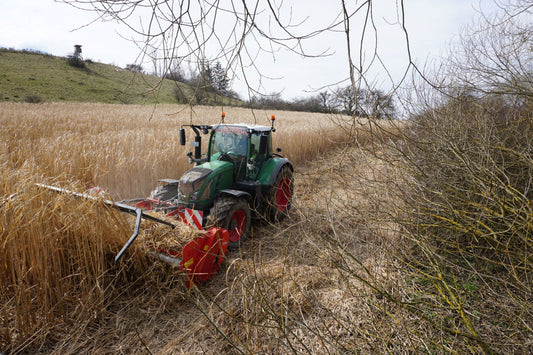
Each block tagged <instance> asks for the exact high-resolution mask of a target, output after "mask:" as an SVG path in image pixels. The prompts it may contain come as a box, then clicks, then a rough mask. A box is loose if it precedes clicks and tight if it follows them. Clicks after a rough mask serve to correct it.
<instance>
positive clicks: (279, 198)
mask: <svg viewBox="0 0 533 355" xmlns="http://www.w3.org/2000/svg"><path fill="white" fill-rule="evenodd" d="M292 191H293V180H292V169H291V168H290V167H289V166H288V165H285V166H284V167H282V168H281V170H280V171H279V172H278V175H277V176H276V180H275V181H274V185H273V186H272V189H271V191H270V200H269V209H268V217H269V219H270V220H271V221H273V222H278V221H281V220H282V219H283V218H285V217H287V215H288V214H289V209H290V207H291V201H292Z"/></svg>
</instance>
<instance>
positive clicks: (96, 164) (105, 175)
mask: <svg viewBox="0 0 533 355" xmlns="http://www.w3.org/2000/svg"><path fill="white" fill-rule="evenodd" d="M0 109H1V111H0V112H1V114H0V127H1V128H0V136H1V137H2V142H1V143H0V157H2V160H3V161H7V162H8V169H15V170H16V169H19V168H21V167H22V166H23V165H24V164H26V163H27V162H31V163H32V164H34V166H35V167H36V168H37V169H38V170H40V172H41V173H42V174H43V175H44V176H51V177H65V178H69V179H75V180H79V181H81V182H83V183H85V184H86V186H87V187H89V186H95V185H97V186H100V187H102V188H104V189H105V190H106V191H107V192H109V193H110V194H111V195H112V196H113V197H115V198H121V199H123V198H131V197H140V196H147V194H148V193H149V192H150V191H151V190H152V189H153V188H154V186H155V184H156V182H157V180H158V179H161V178H179V176H181V174H182V173H183V172H185V171H186V170H187V169H189V168H190V165H189V164H188V161H187V157H186V155H185V151H186V150H188V149H189V148H188V147H185V148H183V147H181V146H180V145H179V143H178V138H177V137H178V131H179V129H180V127H181V125H182V124H191V123H192V124H216V123H219V122H220V115H221V108H217V107H196V108H190V107H187V106H178V105H174V106H173V105H160V106H121V105H104V104H62V103H50V104H39V105H38V106H35V105H31V104H16V103H6V104H2V106H1V108H0ZM273 113H275V112H273ZM226 117H227V118H226V122H227V123H241V122H243V123H256V124H264V125H270V119H269V118H270V115H269V114H268V113H266V112H262V111H255V112H253V111H250V110H247V109H242V108H230V109H228V110H227V116H226ZM276 126H277V128H278V131H277V132H276V133H275V134H274V144H275V146H276V147H277V146H279V147H281V148H282V149H283V154H285V155H286V156H287V157H288V158H289V159H291V160H293V161H295V162H299V161H303V160H306V159H312V158H313V157H316V156H317V155H319V154H321V153H323V152H325V151H327V150H328V149H330V148H331V147H333V146H335V144H338V143H339V142H341V141H342V140H343V139H345V136H344V135H343V132H342V130H340V129H339V128H338V127H336V126H335V125H334V124H333V123H332V122H331V121H330V120H329V119H328V118H327V116H326V115H318V114H305V113H292V112H291V113H281V114H278V119H277V121H276ZM204 137H205V138H204V142H207V137H208V136H204ZM309 142H312V144H309ZM206 147H207V144H204V150H205V149H206Z"/></svg>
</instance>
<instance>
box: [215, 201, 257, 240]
mask: <svg viewBox="0 0 533 355" xmlns="http://www.w3.org/2000/svg"><path fill="white" fill-rule="evenodd" d="M209 214H210V216H211V218H212V219H213V223H214V224H216V225H218V227H221V228H225V229H227V230H228V232H229V247H230V248H231V249H235V248H238V247H239V246H240V245H241V242H242V241H243V240H244V239H245V238H246V237H247V235H248V233H249V231H250V225H251V224H252V213H251V211H250V205H249V204H248V202H247V201H245V200H243V199H235V198H231V197H223V198H220V199H218V200H217V201H215V205H214V206H213V208H212V209H211V211H210V213H209Z"/></svg>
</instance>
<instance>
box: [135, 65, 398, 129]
mask: <svg viewBox="0 0 533 355" xmlns="http://www.w3.org/2000/svg"><path fill="white" fill-rule="evenodd" d="M198 68H199V69H198V70H194V69H193V70H189V71H188V72H186V71H185V70H183V69H182V68H181V67H180V66H179V65H177V66H175V67H174V68H173V69H167V70H166V71H165V72H164V73H158V72H157V70H156V71H155V72H154V73H152V74H154V75H160V76H162V77H164V78H165V79H168V80H173V81H176V82H181V83H184V84H187V85H189V86H191V87H192V88H193V90H194V94H193V96H194V100H195V103H196V104H199V105H200V104H208V98H209V97H215V100H214V102H217V100H216V97H217V96H218V97H220V98H221V97H229V98H234V99H237V100H239V101H241V102H242V103H243V106H253V107H256V108H262V109H277V110H286V111H302V112H319V113H335V114H345V115H350V116H356V117H367V118H377V119H394V118H396V114H397V112H396V105H395V103H394V97H393V96H392V94H388V93H385V92H384V91H383V90H380V89H375V88H354V87H353V86H352V85H347V86H343V87H337V88H333V89H330V90H324V91H321V92H318V93H317V94H315V95H311V96H309V97H304V98H294V99H290V100H286V99H284V98H282V96H281V93H270V94H266V95H257V96H254V97H251V98H250V99H249V100H243V99H242V98H240V97H239V95H238V94H237V93H236V92H235V91H233V90H231V80H230V79H229V77H228V73H227V69H226V68H224V67H223V65H222V64H221V63H220V61H216V62H214V63H213V62H210V61H208V60H205V59H203V60H201V61H200V64H199V65H198ZM126 69H127V70H130V71H134V72H140V73H145V71H144V69H143V67H142V66H141V65H139V64H128V65H127V66H126ZM175 95H176V99H177V100H178V101H179V102H186V101H187V97H186V96H185V94H184V93H183V91H182V90H180V89H179V88H177V89H176V92H175ZM209 102H213V101H209Z"/></svg>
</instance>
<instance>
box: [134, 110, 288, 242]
mask: <svg viewBox="0 0 533 355" xmlns="http://www.w3.org/2000/svg"><path fill="white" fill-rule="evenodd" d="M222 118H223V119H224V115H223V116H222ZM274 120H275V117H274V116H272V125H271V126H270V127H269V126H260V125H250V124H224V123H222V124H217V125H212V126H209V125H185V126H182V128H181V130H180V144H181V145H185V140H186V139H185V128H183V127H190V128H192V130H193V131H194V133H195V136H194V142H192V146H193V147H194V153H193V152H189V153H188V154H187V155H188V156H189V162H190V163H195V167H193V168H192V169H190V170H188V171H187V172H185V173H184V174H183V175H182V176H181V178H180V179H179V180H172V179H165V180H160V181H161V182H163V183H165V185H163V186H160V187H159V188H157V189H156V190H155V191H153V192H152V194H151V196H150V198H149V199H145V200H142V201H139V202H137V204H136V206H137V207H143V208H144V209H150V210H164V211H166V212H167V215H168V216H170V215H176V216H177V217H178V218H179V219H180V220H181V221H183V222H185V223H187V224H190V225H192V226H195V227H196V228H198V229H206V228H208V227H210V226H216V227H219V228H224V229H227V230H228V231H229V247H230V248H236V247H238V246H239V245H240V243H241V241H242V240H243V239H244V238H246V236H247V235H248V233H249V231H250V226H251V222H252V218H254V219H265V220H268V221H273V222H276V221H279V220H281V219H283V218H284V217H286V216H287V213H288V211H289V209H290V207H291V199H292V194H293V171H294V168H293V166H292V164H291V163H290V161H289V160H288V159H286V158H284V157H282V156H281V155H280V154H279V153H280V152H281V149H279V148H278V149H276V152H273V151H272V133H273V132H275V128H274ZM222 122H223V121H222ZM202 134H204V135H207V134H209V145H208V148H207V153H206V154H202V148H201V142H202Z"/></svg>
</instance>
